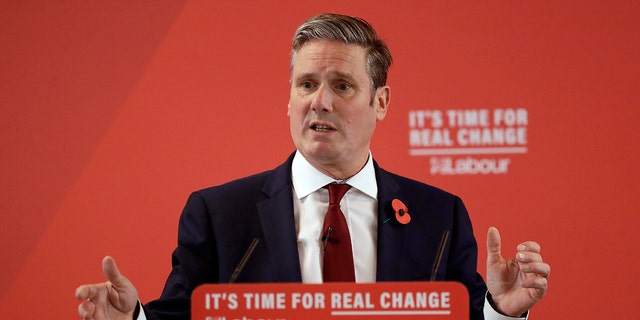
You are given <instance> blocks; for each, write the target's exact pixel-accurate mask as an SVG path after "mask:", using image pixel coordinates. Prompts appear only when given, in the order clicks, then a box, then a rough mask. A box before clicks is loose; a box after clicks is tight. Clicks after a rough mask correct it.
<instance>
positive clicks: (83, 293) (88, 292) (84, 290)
mask: <svg viewBox="0 0 640 320" xmlns="http://www.w3.org/2000/svg"><path fill="white" fill-rule="evenodd" d="M102 288H104V283H96V284H85V285H82V286H79V287H78V288H77V289H76V298H77V299H78V300H84V299H93V298H95V297H96V296H97V295H98V294H99V293H100V289H102Z"/></svg>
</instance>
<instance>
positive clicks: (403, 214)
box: [391, 199, 411, 224]
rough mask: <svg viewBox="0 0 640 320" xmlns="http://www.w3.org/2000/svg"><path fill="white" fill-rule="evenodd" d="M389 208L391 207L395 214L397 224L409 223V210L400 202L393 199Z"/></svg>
mask: <svg viewBox="0 0 640 320" xmlns="http://www.w3.org/2000/svg"><path fill="white" fill-rule="evenodd" d="M391 207H393V211H395V213H396V220H398V222H400V223H401V224H407V223H409V222H410V221H411V216H410V215H409V209H408V208H407V206H406V205H405V204H404V203H403V202H402V201H400V200H398V199H393V201H391Z"/></svg>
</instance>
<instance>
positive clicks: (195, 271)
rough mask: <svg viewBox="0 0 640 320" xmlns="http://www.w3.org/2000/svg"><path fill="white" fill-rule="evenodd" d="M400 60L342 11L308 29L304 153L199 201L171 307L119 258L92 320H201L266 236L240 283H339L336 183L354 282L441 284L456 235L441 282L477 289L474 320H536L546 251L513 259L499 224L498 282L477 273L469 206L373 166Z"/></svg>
mask: <svg viewBox="0 0 640 320" xmlns="http://www.w3.org/2000/svg"><path fill="white" fill-rule="evenodd" d="M390 64H391V55H390V53H389V51H388V49H387V47H386V45H385V44H384V43H383V42H382V41H381V40H379V39H378V38H377V36H376V33H375V31H374V30H373V28H372V27H371V26H370V25H369V24H368V23H366V22H365V21H363V20H361V19H358V18H353V17H348V16H342V15H334V14H327V15H319V16H316V17H313V18H311V19H309V20H308V21H306V22H305V23H304V24H303V25H302V26H300V27H299V28H298V30H297V31H296V33H295V36H294V40H293V51H292V57H291V79H290V82H291V84H290V96H289V105H288V116H289V119H290V128H291V136H292V138H293V141H294V143H295V145H296V149H297V150H296V152H295V153H294V154H292V155H291V156H290V157H289V159H288V160H287V161H286V162H285V163H284V164H282V165H281V166H279V167H277V168H275V169H274V170H271V171H267V172H263V173H260V174H257V175H254V176H250V177H246V178H243V179H240V180H236V181H232V182H229V183H227V184H224V185H221V186H217V187H212V188H209V189H205V190H201V191H198V192H195V193H193V194H192V195H191V196H190V198H189V200H188V201H187V204H186V205H185V209H184V211H183V213H182V216H181V218H180V226H179V233H178V247H177V248H176V250H175V251H174V253H173V269H172V272H171V274H170V275H169V278H168V279H167V283H166V285H165V289H164V291H163V293H162V295H161V297H160V298H159V299H158V300H155V301H152V302H150V303H148V304H146V305H145V306H144V307H142V308H141V307H140V304H139V303H138V300H137V299H138V296H137V291H136V289H135V287H134V286H133V285H132V284H131V282H129V281H128V280H127V279H126V278H125V277H124V276H123V275H122V274H121V273H120V272H119V270H118V269H117V267H116V265H115V262H114V261H113V259H111V258H110V257H106V258H105V259H104V260H103V269H104V272H105V275H106V277H107V279H108V281H107V282H105V283H101V284H94V285H84V286H80V287H79V288H78V289H77V290H76V297H77V298H78V299H80V300H83V302H81V304H80V305H79V314H80V316H81V317H83V318H85V319H131V318H132V317H140V318H147V319H189V317H190V315H189V312H190V311H189V308H190V295H191V292H192V291H193V290H194V288H195V287H196V286H198V285H200V284H203V283H226V282H229V281H230V280H231V278H232V274H233V271H234V269H235V268H236V266H237V264H238V262H239V261H240V260H241V259H242V257H243V255H244V254H245V252H246V251H247V248H248V247H249V245H250V243H251V242H252V241H253V240H254V239H258V240H259V242H258V245H257V247H256V248H255V250H254V251H253V253H252V255H251V257H250V258H249V260H248V261H247V264H246V265H245V266H244V269H243V271H242V273H241V274H240V275H239V276H238V278H237V281H239V282H305V283H320V282H323V281H330V280H329V279H328V277H329V276H328V275H326V274H325V275H323V271H326V270H325V269H329V267H326V266H323V263H324V262H325V260H329V258H327V256H325V254H327V253H328V252H329V251H326V250H327V249H328V244H327V243H328V242H333V241H330V240H335V239H334V237H336V236H334V235H333V234H332V230H333V229H332V228H329V229H326V228H325V226H324V222H323V220H324V219H325V212H327V208H328V207H329V205H328V202H329V198H330V195H329V193H330V192H331V191H328V190H327V188H325V187H324V186H326V185H329V184H332V183H334V184H335V183H339V184H347V185H348V187H347V188H346V190H347V191H346V194H345V195H344V196H343V198H342V200H341V201H340V200H338V202H339V208H340V209H341V210H342V214H343V215H344V217H345V219H346V220H345V221H347V223H346V224H347V225H348V231H347V233H348V234H349V235H348V236H347V237H350V239H351V241H350V245H349V246H348V250H349V252H352V254H350V255H349V260H353V267H350V266H349V267H348V268H347V269H348V271H349V272H350V273H351V275H350V276H351V277H352V278H351V279H353V280H355V281H356V282H374V281H420V280H429V279H430V278H431V277H432V267H433V266H434V264H435V265H437V263H435V260H436V257H437V256H438V255H437V252H438V250H439V247H440V242H441V239H442V235H443V234H450V237H449V239H448V241H446V242H445V248H444V251H443V255H442V260H441V264H440V267H439V268H437V269H436V268H434V269H435V270H434V273H435V275H434V277H435V279H437V280H449V281H459V282H462V283H463V284H464V285H465V286H466V287H467V289H468V290H469V295H470V313H471V314H470V317H471V318H473V319H482V318H483V314H484V316H486V317H487V318H491V319H504V318H505V317H503V315H507V316H512V317H519V316H522V315H523V314H525V313H526V312H527V310H529V309H530V308H531V307H532V306H533V305H534V304H535V303H536V302H537V301H539V300H540V299H541V298H542V297H543V296H544V294H545V292H546V289H547V277H548V276H549V272H550V267H549V265H548V264H546V263H544V262H542V257H541V256H540V246H539V245H538V244H537V243H535V242H524V243H522V244H521V245H520V246H519V247H518V252H517V254H516V256H515V258H513V259H510V260H505V259H503V258H502V255H501V253H500V238H499V234H498V231H497V230H496V229H495V228H491V229H490V230H489V233H488V240H487V246H488V251H489V254H488V257H487V270H488V271H487V285H485V283H484V282H483V280H482V277H481V276H480V275H478V274H477V272H476V263H477V246H476V241H475V238H474V236H473V231H472V229H471V222H470V220H469V216H468V214H467V211H466V209H465V207H464V205H463V204H462V201H461V200H460V199H459V198H458V197H456V196H454V195H451V194H449V193H446V192H444V191H442V190H439V189H436V188H434V187H431V186H428V185H425V184H423V183H420V182H417V181H413V180H410V179H407V178H403V177H400V176H397V175H395V174H392V173H390V172H387V171H385V170H383V169H381V168H380V167H379V166H378V165H377V163H376V162H375V161H373V158H372V156H371V152H370V150H369V148H370V141H371V137H372V135H373V132H374V129H375V126H376V123H377V122H378V121H382V120H383V119H384V118H385V116H386V113H387V111H388V106H389V101H390V88H389V87H388V86H387V85H386V76H387V70H388V68H389V66H390ZM329 189H331V187H329ZM394 200H400V201H401V202H402V204H403V205H406V207H408V208H409V210H408V211H409V212H410V213H411V221H410V222H409V223H405V224H403V223H401V222H400V221H398V220H396V219H395V216H394V210H393V209H392V208H391V203H392V202H393V201H394ZM332 201H333V200H332ZM327 215H328V213H327ZM341 216H342V215H341ZM404 222H406V221H404ZM445 239H447V237H445ZM329 245H332V244H329ZM349 263H351V262H349ZM343 269H344V268H343ZM351 269H353V270H351ZM487 286H488V291H487Z"/></svg>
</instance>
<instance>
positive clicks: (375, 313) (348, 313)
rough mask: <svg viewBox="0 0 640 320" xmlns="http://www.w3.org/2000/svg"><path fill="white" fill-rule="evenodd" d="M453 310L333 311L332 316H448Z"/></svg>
mask: <svg viewBox="0 0 640 320" xmlns="http://www.w3.org/2000/svg"><path fill="white" fill-rule="evenodd" d="M447 314H451V310H432V311H415V310H398V311H382V310H381V311H331V315H332V316H390V315H447Z"/></svg>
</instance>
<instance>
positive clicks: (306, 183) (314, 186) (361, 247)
mask: <svg viewBox="0 0 640 320" xmlns="http://www.w3.org/2000/svg"><path fill="white" fill-rule="evenodd" d="M291 177H292V180H293V215H294V217H295V221H296V234H297V235H298V255H299V257H300V269H301V271H302V282H303V283H322V257H323V255H322V252H323V250H322V248H323V244H322V240H321V238H322V226H323V225H324V216H325V215H326V213H327V209H328V207H329V190H327V189H326V188H324V186H326V185H328V184H330V183H332V182H340V183H346V184H348V185H350V186H351V188H350V189H349V190H348V191H347V193H346V194H345V195H344V196H343V197H342V200H340V209H341V211H342V212H343V213H344V217H345V219H346V221H347V225H348V226H349V235H350V237H351V248H352V252H353V263H354V267H355V275H356V282H359V283H361V282H375V281H376V259H377V255H376V252H377V251H376V243H377V240H378V233H377V230H378V220H377V212H378V210H377V208H378V200H377V196H378V185H377V184H376V176H375V171H374V169H373V160H372V159H371V155H369V160H368V161H367V164H366V165H365V166H364V167H363V168H362V170H360V172H358V173H357V174H356V175H355V176H353V177H351V178H349V179H348V180H345V181H337V180H335V179H333V178H331V177H329V176H327V175H325V174H323V173H322V172H320V171H318V170H317V169H316V168H314V167H313V166H311V164H310V163H309V162H307V160H306V159H305V158H304V157H303V156H302V155H301V154H300V153H298V152H296V155H295V156H294V158H293V164H292V167H291Z"/></svg>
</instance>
